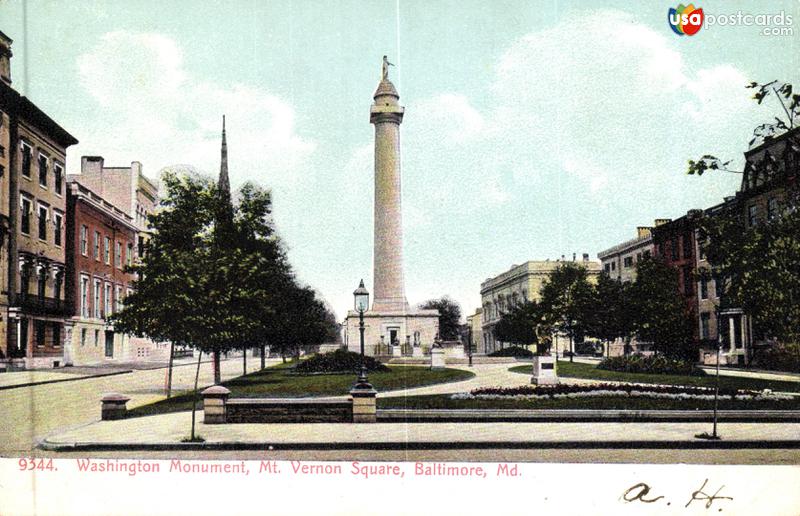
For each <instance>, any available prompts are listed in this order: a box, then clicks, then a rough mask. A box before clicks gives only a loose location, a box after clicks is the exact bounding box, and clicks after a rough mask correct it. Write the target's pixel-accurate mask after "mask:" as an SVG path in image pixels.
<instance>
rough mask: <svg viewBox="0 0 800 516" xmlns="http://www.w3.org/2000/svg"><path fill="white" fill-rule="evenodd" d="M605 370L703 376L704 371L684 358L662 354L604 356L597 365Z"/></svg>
mask: <svg viewBox="0 0 800 516" xmlns="http://www.w3.org/2000/svg"><path fill="white" fill-rule="evenodd" d="M597 368H598V369H605V370H607V371H620V372H624V373H645V374H679V375H688V376H705V374H706V373H705V371H703V370H702V369H700V368H699V367H697V366H696V365H695V364H694V363H692V362H688V361H685V360H677V359H674V358H667V357H665V356H664V355H653V356H644V355H628V356H620V357H609V358H604V359H603V360H602V361H601V362H600V364H598V366H597Z"/></svg>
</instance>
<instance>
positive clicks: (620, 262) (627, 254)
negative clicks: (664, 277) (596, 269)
mask: <svg viewBox="0 0 800 516" xmlns="http://www.w3.org/2000/svg"><path fill="white" fill-rule="evenodd" d="M667 222H670V219H656V220H655V224H654V225H653V226H639V227H637V228H636V238H632V239H630V240H626V241H625V242H622V243H621V244H617V245H615V246H613V247H610V248H608V249H606V250H604V251H601V252H599V253H597V259H598V260H600V264H601V265H602V267H603V272H604V273H605V274H607V275H608V277H610V278H613V279H616V280H618V281H633V280H635V279H636V264H637V263H638V262H639V261H641V260H643V259H644V258H649V257H650V256H652V254H653V235H652V231H653V227H656V226H660V225H662V224H666V223H667Z"/></svg>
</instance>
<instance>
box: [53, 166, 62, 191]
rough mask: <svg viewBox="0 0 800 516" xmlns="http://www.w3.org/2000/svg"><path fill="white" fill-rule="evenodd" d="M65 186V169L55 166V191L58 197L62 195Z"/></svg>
mask: <svg viewBox="0 0 800 516" xmlns="http://www.w3.org/2000/svg"><path fill="white" fill-rule="evenodd" d="M63 185H64V167H62V166H61V165H59V164H57V163H56V164H55V165H53V190H55V192H56V193H57V194H58V195H61V189H62V188H63Z"/></svg>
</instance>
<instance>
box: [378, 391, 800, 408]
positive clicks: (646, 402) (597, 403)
mask: <svg viewBox="0 0 800 516" xmlns="http://www.w3.org/2000/svg"><path fill="white" fill-rule="evenodd" d="M378 408H381V409H385V408H396V409H399V408H407V409H585V410H713V408H714V402H713V400H671V399H648V398H628V397H621V396H609V397H606V398H594V397H586V398H561V399H543V400H521V399H507V400H503V399H491V400H453V399H450V395H449V394H436V395H428V396H408V397H406V398H378ZM719 408H720V410H759V409H762V410H800V398H795V399H793V400H786V401H783V400H776V401H744V400H736V401H733V400H731V399H730V398H727V399H726V398H720V400H719Z"/></svg>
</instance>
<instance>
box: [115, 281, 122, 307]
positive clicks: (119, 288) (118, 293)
mask: <svg viewBox="0 0 800 516" xmlns="http://www.w3.org/2000/svg"><path fill="white" fill-rule="evenodd" d="M114 301H115V307H116V310H117V312H119V311H120V310H122V286H121V285H117V288H116V292H115V296H114Z"/></svg>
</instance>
